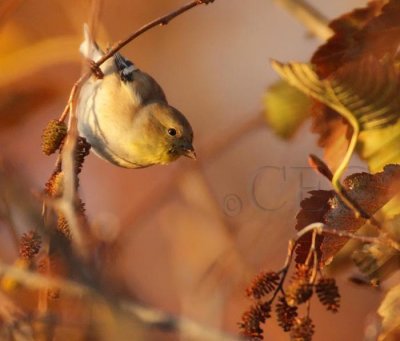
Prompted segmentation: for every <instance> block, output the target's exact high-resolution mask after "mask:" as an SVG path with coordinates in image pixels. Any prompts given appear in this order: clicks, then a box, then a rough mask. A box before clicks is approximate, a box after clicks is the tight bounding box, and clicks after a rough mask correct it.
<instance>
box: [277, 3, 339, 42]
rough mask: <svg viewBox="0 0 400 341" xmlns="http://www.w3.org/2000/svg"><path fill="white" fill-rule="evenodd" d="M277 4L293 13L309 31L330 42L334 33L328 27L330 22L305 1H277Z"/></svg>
mask: <svg viewBox="0 0 400 341" xmlns="http://www.w3.org/2000/svg"><path fill="white" fill-rule="evenodd" d="M275 2H276V3H278V4H280V5H281V6H282V7H284V8H286V9H287V10H288V11H289V12H290V13H292V14H293V15H294V16H295V17H296V18H297V19H298V20H299V21H300V22H301V23H303V24H304V26H306V27H307V28H308V30H309V31H310V32H311V33H312V34H314V35H315V36H317V37H318V38H321V39H322V40H324V41H325V40H328V39H329V38H330V37H331V36H332V35H333V31H332V30H331V28H330V27H329V26H328V20H327V19H326V18H325V17H324V16H323V15H322V14H321V13H320V12H319V11H317V10H316V9H315V8H313V7H312V6H311V5H310V4H308V3H307V2H306V1H304V0H275Z"/></svg>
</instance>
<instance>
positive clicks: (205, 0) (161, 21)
mask: <svg viewBox="0 0 400 341" xmlns="http://www.w3.org/2000/svg"><path fill="white" fill-rule="evenodd" d="M214 1H215V0H194V1H191V2H189V3H188V4H186V5H183V6H182V7H180V8H178V9H176V10H174V11H172V12H170V13H168V14H166V15H163V16H162V17H159V18H157V19H155V20H153V21H151V22H149V23H148V24H146V25H144V26H142V27H141V28H139V29H138V30H137V31H136V32H134V33H132V34H131V35H130V36H129V37H127V38H125V39H123V40H120V41H118V42H117V43H115V44H114V45H113V47H111V49H110V50H108V52H107V53H106V54H104V55H103V56H102V57H101V58H100V59H99V60H98V61H96V62H95V63H93V64H92V68H91V69H89V70H88V71H87V72H86V73H84V74H83V75H82V76H81V77H80V78H79V79H78V80H77V81H76V83H75V84H74V86H73V87H72V90H71V94H70V97H69V100H68V103H67V106H66V107H65V109H64V111H63V113H62V114H61V116H60V118H59V121H64V120H65V118H66V117H67V115H68V112H69V111H70V104H71V102H72V101H73V100H74V98H75V97H76V96H77V93H79V92H78V91H77V90H78V89H79V88H80V86H81V85H82V84H83V83H84V82H85V81H86V80H87V79H89V77H90V76H91V74H92V73H93V72H95V70H96V68H97V69H98V68H99V67H100V66H101V65H102V64H103V63H104V62H105V61H106V60H108V59H109V58H111V57H112V56H113V55H115V54H116V53H117V52H118V51H119V50H121V49H122V48H123V47H124V46H126V45H127V44H129V43H130V42H131V41H132V40H134V39H136V38H138V37H139V36H141V35H142V34H143V33H145V32H147V31H149V30H150V29H152V28H154V27H156V26H160V25H161V26H164V25H167V24H168V23H169V22H170V21H171V20H173V19H175V18H176V17H178V16H179V15H181V14H183V13H185V12H187V11H189V10H190V9H192V8H194V7H196V6H199V5H208V4H210V3H212V2H214Z"/></svg>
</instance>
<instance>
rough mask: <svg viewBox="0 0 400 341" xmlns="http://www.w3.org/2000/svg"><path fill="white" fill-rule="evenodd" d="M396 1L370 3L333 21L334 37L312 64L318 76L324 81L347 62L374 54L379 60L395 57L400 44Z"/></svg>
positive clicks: (397, 3)
mask: <svg viewBox="0 0 400 341" xmlns="http://www.w3.org/2000/svg"><path fill="white" fill-rule="evenodd" d="M399 14H400V5H399V2H398V1H396V0H391V1H388V0H375V1H370V2H369V3H368V5H367V7H365V8H359V9H355V10H354V11H352V12H350V13H347V14H345V15H343V16H341V17H339V18H338V19H335V20H333V21H332V22H331V24H330V28H331V29H332V30H333V31H334V32H335V34H334V35H333V36H332V37H331V38H330V39H329V40H328V41H327V42H326V43H325V44H323V45H322V46H321V47H320V48H319V49H318V50H317V51H316V52H315V53H314V55H313V57H312V59H311V62H312V63H313V64H314V65H315V66H316V70H317V73H318V75H320V76H321V77H323V78H325V77H328V76H329V75H330V74H332V73H333V72H335V71H336V70H337V69H338V68H340V67H341V66H343V65H344V64H346V63H349V62H353V61H357V60H359V59H361V58H363V57H364V56H366V55H368V54H371V55H374V56H375V57H376V58H378V59H380V58H381V57H383V56H385V55H386V56H388V55H390V56H393V55H394V54H395V52H396V50H397V46H398V45H399V42H400V35H399V32H400V25H399V21H398V16H399Z"/></svg>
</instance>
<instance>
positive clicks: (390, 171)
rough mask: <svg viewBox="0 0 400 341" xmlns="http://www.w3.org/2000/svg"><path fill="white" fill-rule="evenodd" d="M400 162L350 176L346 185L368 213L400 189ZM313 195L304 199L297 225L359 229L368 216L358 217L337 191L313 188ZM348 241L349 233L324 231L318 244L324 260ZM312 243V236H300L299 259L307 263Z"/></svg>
mask: <svg viewBox="0 0 400 341" xmlns="http://www.w3.org/2000/svg"><path fill="white" fill-rule="evenodd" d="M399 186H400V166H399V165H387V166H386V167H385V168H384V170H383V172H380V173H376V174H369V173H355V174H352V175H350V176H348V177H347V178H346V179H345V180H344V182H343V187H344V189H345V190H346V191H347V194H348V196H349V197H350V198H351V200H352V201H353V202H356V203H357V204H358V205H359V206H360V207H361V208H362V209H363V211H365V212H366V213H367V214H368V215H370V216H372V215H374V214H375V213H376V212H377V211H378V210H379V209H381V208H382V207H383V206H384V205H385V204H386V203H387V202H388V201H389V200H390V199H391V198H392V197H393V196H394V195H396V194H397V193H398V191H399ZM310 194H311V197H309V198H306V199H304V200H303V201H302V202H301V210H300V212H299V213H298V214H297V217H296V218H297V224H296V229H297V230H301V229H303V228H304V227H305V226H307V225H309V224H311V223H315V222H321V223H324V224H325V225H326V226H327V227H328V228H332V229H338V230H344V231H347V232H356V231H357V230H358V229H359V228H360V227H361V226H362V225H364V223H365V219H364V218H356V217H355V215H354V212H353V211H352V210H351V209H349V208H348V207H347V206H346V205H344V204H343V202H342V201H341V200H340V199H339V197H338V196H337V194H336V193H335V192H334V191H322V190H320V191H312V192H310ZM347 241H348V238H346V237H338V236H335V235H332V234H329V235H328V234H324V235H322V236H318V237H317V243H316V247H317V250H318V251H319V259H320V260H321V261H322V263H324V264H326V263H329V262H330V260H331V259H332V257H333V256H334V255H335V254H336V253H337V252H338V251H339V250H340V249H341V248H342V247H343V245H344V244H345V243H346V242H347ZM310 245H311V236H310V234H307V235H305V236H303V237H302V238H300V240H299V246H298V248H297V249H296V253H297V257H296V262H297V263H303V262H304V261H305V259H306V257H307V254H308V250H309V248H310Z"/></svg>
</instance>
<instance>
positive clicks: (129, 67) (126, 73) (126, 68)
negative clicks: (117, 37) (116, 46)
mask: <svg viewBox="0 0 400 341" xmlns="http://www.w3.org/2000/svg"><path fill="white" fill-rule="evenodd" d="M114 62H115V66H116V67H117V70H118V73H119V75H120V77H121V80H122V81H123V82H133V73H134V72H135V71H137V70H139V69H138V68H137V67H136V65H135V64H133V63H132V62H131V61H130V60H128V59H126V58H124V57H122V55H121V54H120V53H118V52H117V53H116V54H115V55H114Z"/></svg>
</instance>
